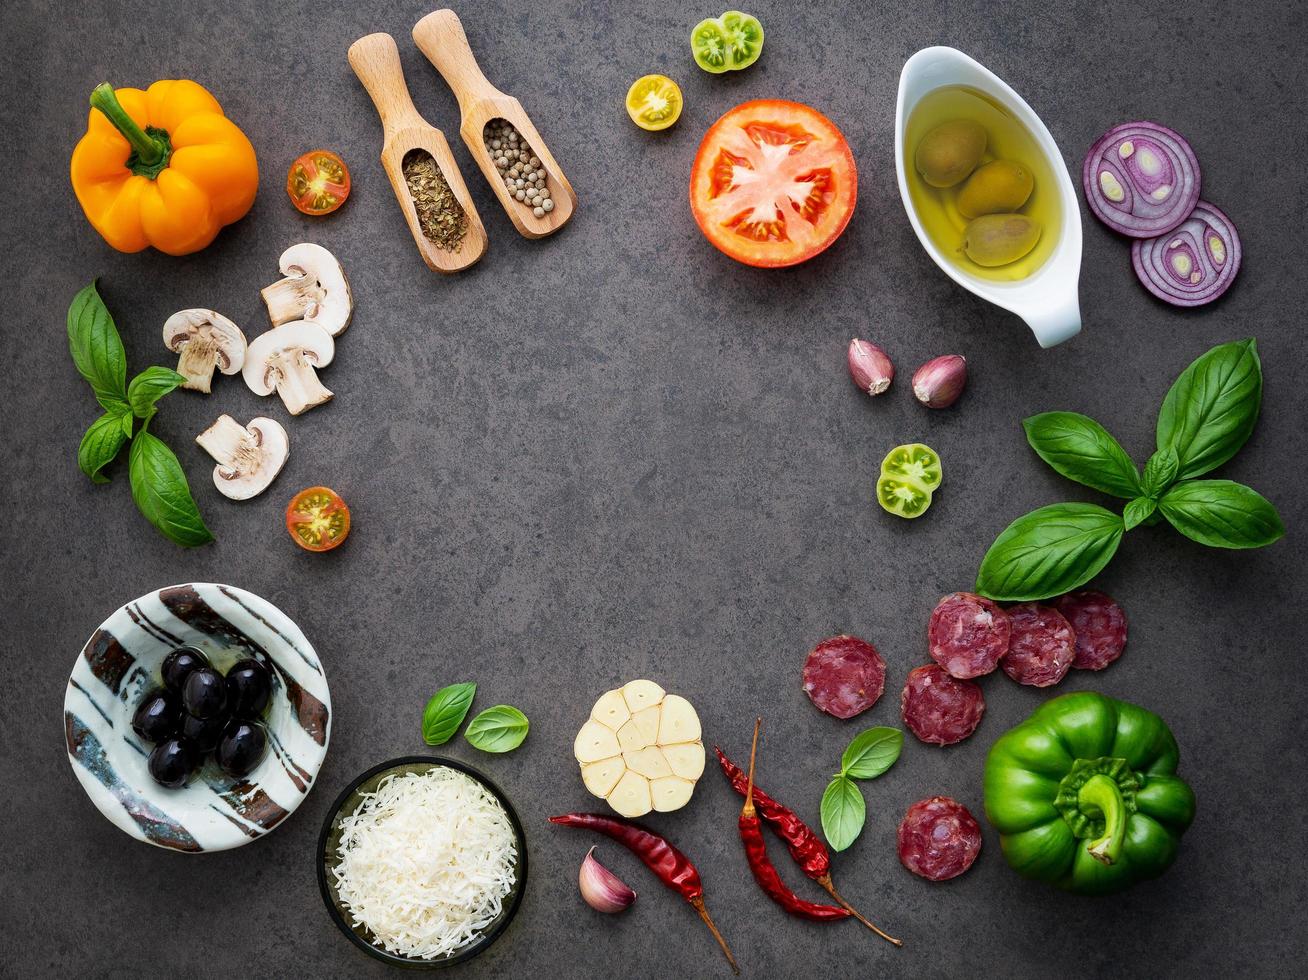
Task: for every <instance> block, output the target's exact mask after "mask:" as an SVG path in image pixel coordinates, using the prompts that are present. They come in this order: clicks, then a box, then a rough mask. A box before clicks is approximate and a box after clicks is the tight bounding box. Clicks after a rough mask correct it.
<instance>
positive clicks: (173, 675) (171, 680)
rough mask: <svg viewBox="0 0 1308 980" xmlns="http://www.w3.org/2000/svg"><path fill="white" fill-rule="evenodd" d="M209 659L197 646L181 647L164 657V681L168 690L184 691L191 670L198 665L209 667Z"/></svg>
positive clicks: (174, 691) (178, 692)
mask: <svg viewBox="0 0 1308 980" xmlns="http://www.w3.org/2000/svg"><path fill="white" fill-rule="evenodd" d="M208 666H209V661H208V660H206V659H205V656H204V654H203V653H201V652H200V651H199V650H197V649H195V647H179V648H178V649H176V650H174V651H173V652H172V653H170V654H168V656H166V657H164V662H163V682H164V686H165V687H166V688H168V690H170V691H172V692H173V693H175V694H181V693H182V685H183V684H185V683H186V678H187V677H188V676H189V675H190V673H191V671H193V670H195V669H196V668H197V667H208Z"/></svg>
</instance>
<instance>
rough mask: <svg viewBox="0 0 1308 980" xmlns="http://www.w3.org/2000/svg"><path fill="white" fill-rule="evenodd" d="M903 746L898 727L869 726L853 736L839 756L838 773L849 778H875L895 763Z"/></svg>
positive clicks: (902, 738)
mask: <svg viewBox="0 0 1308 980" xmlns="http://www.w3.org/2000/svg"><path fill="white" fill-rule="evenodd" d="M903 747H904V733H903V732H901V731H900V730H899V729H898V728H886V727H877V728H869V729H868V730H867V731H865V732H860V733H859V734H858V735H856V736H854V741H852V742H850V743H849V748H847V749H845V754H844V755H842V756H841V757H840V773H841V775H842V776H848V777H849V778H851V779H875V778H876V777H877V776H880V775H881V774H882V773H883V772H885V771H886V770H887V769H889V768H890V767H891V766H893V765H894V764H895V760H896V759H898V758H899V753H900V750H902V749H903Z"/></svg>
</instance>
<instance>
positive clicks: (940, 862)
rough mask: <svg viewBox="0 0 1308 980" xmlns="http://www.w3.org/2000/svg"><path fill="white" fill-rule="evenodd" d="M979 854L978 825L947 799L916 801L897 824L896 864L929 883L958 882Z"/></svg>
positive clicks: (937, 798)
mask: <svg viewBox="0 0 1308 980" xmlns="http://www.w3.org/2000/svg"><path fill="white" fill-rule="evenodd" d="M980 853H981V825H980V824H978V823H977V822H976V817H974V816H972V814H971V812H970V811H969V810H968V808H967V807H965V806H963V804H961V803H959V802H958V801H957V800H951V799H950V798H949V797H948V796H933V797H931V798H930V799H927V800H918V801H917V802H916V803H914V804H913V805H912V806H910V807H909V808H908V812H907V813H906V814H904V819H903V820H901V821H900V823H899V860H900V863H902V864H903V865H904V867H906V868H907V869H908V870H909V871H911V872H913V874H915V875H921V876H922V877H923V878H926V879H927V880H928V881H947V880H948V879H950V878H957V877H958V876H959V875H961V874H962V873H963V872H964V871H966V870H967V869H968V868H970V867H972V862H973V861H975V860H976V856H977V855H978V854H980Z"/></svg>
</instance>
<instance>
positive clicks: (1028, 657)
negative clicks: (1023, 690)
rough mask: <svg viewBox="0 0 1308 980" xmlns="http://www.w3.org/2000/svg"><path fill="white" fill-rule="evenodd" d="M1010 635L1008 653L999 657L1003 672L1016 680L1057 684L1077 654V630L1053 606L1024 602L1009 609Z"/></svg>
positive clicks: (1032, 683) (1027, 682)
mask: <svg viewBox="0 0 1308 980" xmlns="http://www.w3.org/2000/svg"><path fill="white" fill-rule="evenodd" d="M1008 621H1009V623H1010V624H1011V626H1012V636H1011V638H1010V639H1009V641H1008V653H1006V654H1004V659H1003V660H1001V661H999V666H1000V667H1002V668H1004V673H1005V674H1007V675H1008V676H1009V677H1011V678H1013V680H1015V681H1017V682H1018V683H1019V684H1029V685H1030V686H1031V687H1049V686H1050V685H1052V684H1057V683H1058V682H1059V681H1061V680H1062V679H1063V678H1064V677H1065V676H1067V671H1068V669H1069V668H1070V667H1071V666H1072V660H1073V659H1074V658H1075V657H1076V633H1074V632H1073V631H1072V626H1071V624H1070V623H1068V621H1067V620H1066V619H1064V618H1063V614H1062V613H1060V612H1059V611H1058V610H1057V609H1055V608H1054V607H1053V606H1042V605H1041V604H1040V603H1038V602H1023V603H1022V604H1020V605H1017V606H1010V607H1009V609H1008Z"/></svg>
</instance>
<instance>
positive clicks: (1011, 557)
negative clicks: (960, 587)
mask: <svg viewBox="0 0 1308 980" xmlns="http://www.w3.org/2000/svg"><path fill="white" fill-rule="evenodd" d="M1124 530H1125V528H1124V527H1123V524H1122V518H1121V517H1119V516H1118V515H1117V514H1114V513H1113V512H1112V511H1110V510H1105V509H1104V508H1103V507H1098V506H1096V505H1094V504H1051V505H1050V506H1048V507H1041V508H1040V509H1039V510H1033V511H1031V513H1029V514H1025V515H1023V516H1022V517H1019V518H1018V519H1017V520H1015V521H1014V522H1013V523H1012V524H1010V525H1008V527H1007V528H1005V529H1004V530H1003V531H1002V532H1001V533H1000V535H999V537H997V538H995V543H994V544H992V545H991V546H990V550H989V551H987V552H986V556H985V558H983V559H982V560H981V567H980V569H978V570H977V575H976V590H977V591H978V592H980V593H981V594H982V595H984V596H988V597H989V598H991V599H999V600H1005V601H1012V602H1025V601H1027V600H1031V599H1047V598H1049V597H1050V596H1055V595H1062V594H1063V593H1064V592H1071V591H1072V590H1073V589H1075V588H1077V587H1078V586H1081V585H1084V584H1085V583H1086V582H1088V581H1090V580H1091V579H1092V578H1094V577H1095V576H1096V575H1097V574H1098V573H1099V571H1100V570H1101V569H1102V568H1103V567H1104V566H1105V565H1107V564H1108V562H1109V559H1111V558H1112V557H1113V553H1114V552H1116V551H1117V546H1118V544H1119V543H1120V542H1121V540H1122V533H1123V531H1124Z"/></svg>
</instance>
